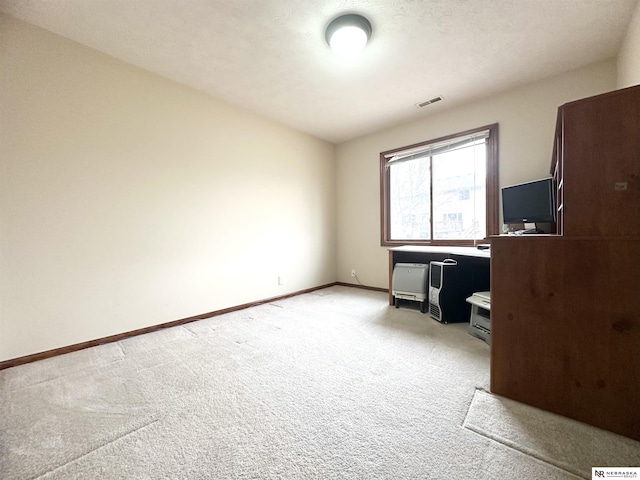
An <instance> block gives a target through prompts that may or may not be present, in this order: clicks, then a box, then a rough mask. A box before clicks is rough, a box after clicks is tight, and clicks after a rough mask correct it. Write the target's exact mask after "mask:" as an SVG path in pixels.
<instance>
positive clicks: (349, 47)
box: [325, 14, 372, 57]
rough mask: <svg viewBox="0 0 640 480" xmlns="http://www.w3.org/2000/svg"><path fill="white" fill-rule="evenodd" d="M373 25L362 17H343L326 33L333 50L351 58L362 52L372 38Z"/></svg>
mask: <svg viewBox="0 0 640 480" xmlns="http://www.w3.org/2000/svg"><path fill="white" fill-rule="evenodd" d="M371 32H372V30H371V23H369V20H367V19H366V18H364V17H363V16H362V15H356V14H348V15H342V16H340V17H338V18H336V19H335V20H333V21H332V22H331V23H330V24H329V25H328V26H327V30H326V32H325V38H326V39H327V43H328V44H329V45H330V46H331V50H333V51H334V52H335V53H337V54H338V55H341V56H345V57H351V56H354V55H356V54H357V53H358V52H359V51H360V50H362V49H363V48H364V47H365V45H366V44H367V42H368V41H369V39H370V38H371Z"/></svg>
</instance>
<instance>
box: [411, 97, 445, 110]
mask: <svg viewBox="0 0 640 480" xmlns="http://www.w3.org/2000/svg"><path fill="white" fill-rule="evenodd" d="M442 99H443V97H442V95H438V96H437V97H435V98H432V99H431V100H427V101H426V102H422V103H416V107H418V108H422V107H426V106H427V105H431V104H432V103H436V102H439V101H440V100H442Z"/></svg>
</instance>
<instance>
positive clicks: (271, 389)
mask: <svg viewBox="0 0 640 480" xmlns="http://www.w3.org/2000/svg"><path fill="white" fill-rule="evenodd" d="M488 387H489V347H488V346H487V345H486V344H485V343H484V342H482V341H481V340H478V339H476V338H474V337H472V336H470V335H469V334H468V333H467V331H466V325H465V324H451V325H441V324H439V323H437V322H435V321H433V320H431V319H430V318H429V317H428V316H427V315H423V314H421V313H420V312H419V311H417V310H415V309H411V308H401V309H395V308H393V307H390V306H389V305H388V304H387V295H386V294H384V293H379V292H371V291H366V290H360V289H355V288H349V287H331V288H327V289H323V290H319V291H316V292H313V293H310V294H305V295H300V296H297V297H293V298H290V299H287V300H282V301H277V302H273V303H270V304H265V305H261V306H258V307H254V308H251V309H246V310H242V311H238V312H233V313H230V314H227V315H222V316H218V317H214V318H211V319H208V320H202V321H199V322H194V323H191V324H187V325H184V326H180V327H175V328H170V329H165V330H162V331H158V332H155V333H151V334H147V335H142V336H138V337H134V338H130V339H127V340H124V341H121V342H117V343H112V344H107V345H102V346H99V347H95V348H91V349H87V350H83V351H79V352H75V353H72V354H68V355H64V356H60V357H55V358H51V359H48V360H44V361H40V362H36V363H32V364H29V365H23V366H20V367H15V368H11V369H7V370H4V371H2V372H0V477H1V478H3V479H20V480H22V479H33V478H43V479H44V478H46V479H67V478H73V479H76V478H79V479H83V478H87V479H94V478H101V479H102V478H105V479H196V478H197V479H202V478H212V479H378V478H385V479H404V478H407V479H409V478H412V479H430V478H433V479H444V478H456V479H495V478H505V479H510V478H514V479H515V478H522V479H529V478H545V479H567V478H568V479H575V478H580V476H584V475H583V472H589V473H590V469H591V466H595V465H596V463H594V462H592V461H591V459H592V458H593V459H598V462H597V463H598V464H599V465H600V464H601V465H603V466H606V465H611V466H616V462H617V461H618V458H613V459H611V460H610V461H604V460H606V459H604V460H603V461H600V460H601V459H602V456H601V455H600V452H601V450H600V447H599V445H598V444H597V443H598V442H597V440H598V439H602V441H608V440H607V439H609V438H611V437H610V434H608V433H606V432H602V431H600V430H597V429H594V428H592V427H588V426H586V425H582V424H580V427H581V428H582V429H586V430H580V429H578V430H577V432H578V433H577V437H575V435H576V433H575V432H574V433H571V432H572V431H569V433H567V435H574V437H570V439H567V437H564V439H563V440H562V441H564V442H566V443H567V444H572V443H573V444H575V445H577V448H579V449H580V450H581V452H582V453H581V454H580V455H568V456H567V459H566V462H564V463H562V462H558V461H555V460H554V458H552V457H550V456H545V455H541V454H540V453H539V451H533V450H532V449H531V446H532V445H538V442H539V441H540V440H541V439H545V438H546V437H547V436H548V431H549V424H548V423H545V422H542V425H543V428H535V422H533V424H532V426H531V427H530V428H529V427H527V428H516V427H518V425H515V420H517V419H518V418H520V417H519V414H518V415H516V416H515V420H514V417H513V415H512V412H510V411H509V408H506V409H503V410H502V411H501V410H500V408H495V407H496V406H495V405H493V411H494V412H495V416H489V415H484V416H483V415H478V411H479V410H478V408H479V407H480V406H481V405H480V404H481V403H487V404H489V406H491V399H486V398H483V397H482V396H481V395H482V394H477V393H476V391H477V389H481V390H488ZM470 407H471V410H470V411H469V409H470ZM483 410H484V408H480V411H483ZM542 413H543V414H544V412H542ZM554 422H555V421H552V423H553V424H554V425H555V423H554ZM492 423H495V425H496V426H497V427H499V428H497V429H496V430H495V432H497V434H496V435H492V433H491V432H492V431H494V430H492V428H493V425H492ZM563 425H564V423H563V422H560V421H559V422H557V428H559V429H560V430H562V429H564V428H565V427H564V426H563ZM554 428H556V427H554ZM472 429H474V430H475V431H474V430H472ZM511 430H516V434H515V435H513V436H511V437H510V436H509V434H510V431H511ZM569 430H571V429H569ZM583 431H588V432H589V434H588V435H589V436H588V438H590V439H595V441H592V440H588V441H583V440H584V439H585V438H586V437H585V436H583V434H582V433H580V432H583ZM479 433H481V434H479ZM505 438H511V440H512V442H511V443H509V442H506V441H504V439H505ZM629 445H630V446H631V447H634V448H636V449H639V450H636V451H640V443H638V442H632V443H630V444H629ZM585 478H590V475H589V476H588V477H585Z"/></svg>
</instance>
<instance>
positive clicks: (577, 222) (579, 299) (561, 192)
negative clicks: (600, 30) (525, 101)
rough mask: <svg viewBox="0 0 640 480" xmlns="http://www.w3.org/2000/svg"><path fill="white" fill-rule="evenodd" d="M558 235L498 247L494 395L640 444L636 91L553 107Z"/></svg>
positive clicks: (639, 120)
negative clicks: (547, 411)
mask: <svg viewBox="0 0 640 480" xmlns="http://www.w3.org/2000/svg"><path fill="white" fill-rule="evenodd" d="M553 152H554V153H553V160H552V165H551V172H552V174H553V175H554V177H555V178H556V187H557V190H558V191H557V209H558V225H557V232H558V234H557V235H531V236H500V237H494V238H492V242H491V243H492V246H491V336H492V340H491V341H492V344H491V390H492V391H493V392H494V393H496V394H499V395H503V396H506V397H509V398H512V399H515V400H518V401H521V402H524V403H528V404H530V405H534V406H536V407H540V408H543V409H546V410H549V411H552V412H555V413H559V414H561V415H565V416H568V417H571V418H575V419H577V420H580V421H583V422H585V423H589V424H591V425H595V426H597V427H600V428H603V429H607V430H610V431H613V432H616V433H619V434H621V435H625V436H628V437H631V438H634V439H636V440H640V408H638V406H639V405H640V86H636V87H631V88H627V89H624V90H619V91H616V92H612V93H608V94H604V95H598V96H596V97H591V98H588V99H584V100H580V101H576V102H571V103H568V104H566V105H563V106H561V107H560V108H559V110H558V121H557V128H556V136H555V141H554V150H553Z"/></svg>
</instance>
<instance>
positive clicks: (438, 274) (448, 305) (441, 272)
mask: <svg viewBox="0 0 640 480" xmlns="http://www.w3.org/2000/svg"><path fill="white" fill-rule="evenodd" d="M467 270H468V269H466V268H464V267H461V266H459V265H458V262H456V261H455V260H452V259H446V260H444V261H442V262H431V263H430V264H429V315H430V316H431V318H433V319H434V320H437V321H439V322H442V323H454V322H468V321H469V314H470V312H471V308H470V305H469V304H468V303H467V302H466V298H467V297H468V296H469V295H470V294H471V293H473V292H472V290H473V276H472V275H471V272H469V271H467Z"/></svg>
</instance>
